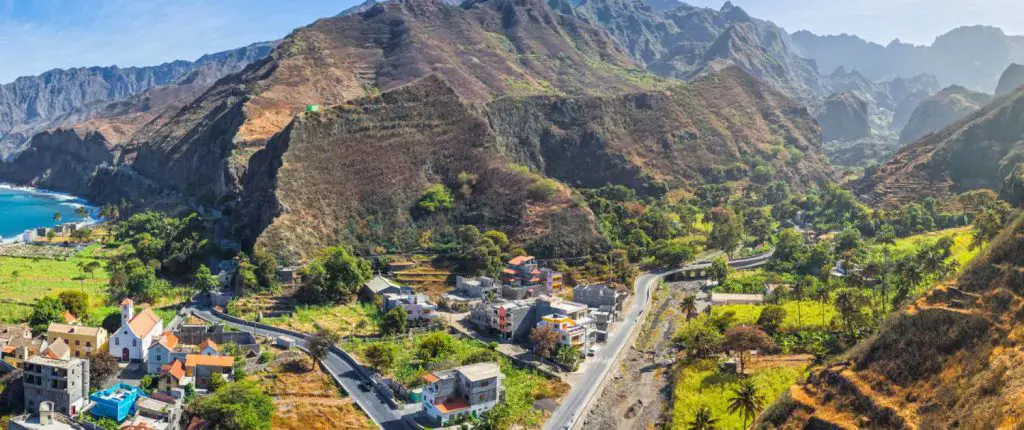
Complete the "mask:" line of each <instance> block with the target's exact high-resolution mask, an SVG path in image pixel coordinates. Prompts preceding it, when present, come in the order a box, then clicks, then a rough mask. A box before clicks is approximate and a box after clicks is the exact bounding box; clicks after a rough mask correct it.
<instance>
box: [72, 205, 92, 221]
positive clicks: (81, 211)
mask: <svg viewBox="0 0 1024 430" xmlns="http://www.w3.org/2000/svg"><path fill="white" fill-rule="evenodd" d="M75 216H77V217H79V218H81V219H86V218H89V211H88V210H86V209H85V206H77V207H75Z"/></svg>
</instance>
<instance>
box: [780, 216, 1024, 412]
mask: <svg viewBox="0 0 1024 430" xmlns="http://www.w3.org/2000/svg"><path fill="white" fill-rule="evenodd" d="M1022 317H1024V219H1022V218H1020V217H1018V218H1017V219H1016V220H1015V221H1014V222H1012V223H1011V225H1010V226H1008V227H1007V228H1006V230H1004V231H1003V232H1002V234H1001V235H1000V237H999V238H998V239H997V240H996V241H994V242H993V245H992V246H991V248H990V249H989V250H988V251H987V252H985V253H984V254H982V255H980V256H979V257H978V258H976V259H975V260H974V261H973V262H972V263H971V265H970V266H968V268H967V269H966V270H965V271H964V273H963V274H962V275H961V276H960V279H959V280H958V281H957V282H956V283H954V284H952V285H944V286H939V287H937V288H935V289H934V290H933V291H931V292H930V293H929V294H927V295H926V296H925V297H923V298H921V299H920V300H918V301H917V302H916V303H915V304H913V305H912V306H910V307H909V308H907V309H905V310H903V311H902V312H901V313H900V314H898V315H897V316H895V317H893V318H892V319H891V320H890V321H888V322H887V323H886V324H885V325H884V326H883V327H882V329H881V330H880V331H879V333H878V334H877V335H876V336H874V337H873V338H871V339H869V340H867V341H865V342H863V343H862V344H861V345H858V346H857V347H856V348H855V349H854V350H853V351H852V352H851V353H850V354H849V357H848V360H847V361H846V362H843V363H839V364H835V365H832V366H829V367H828V368H826V369H823V370H820V371H818V372H816V373H814V374H813V375H812V376H811V377H810V378H809V380H808V381H807V383H806V384H804V385H800V386H794V387H793V388H792V389H791V390H790V392H789V393H788V395H786V396H784V398H783V399H782V400H780V401H778V402H776V404H775V405H773V406H772V407H771V408H769V409H768V410H767V411H766V412H765V413H764V414H763V415H762V417H761V418H760V424H761V427H762V428H788V429H795V428H842V429H854V428H870V429H890V428H912V429H913V428H936V429H938V428H966V429H982V428H1019V427H1020V425H1022V424H1024V402H1022V401H1021V396H1022V395H1024V369H1022V368H1021V366H1020V365H1019V363H1020V362H1021V360H1022V359H1024V323H1022Z"/></svg>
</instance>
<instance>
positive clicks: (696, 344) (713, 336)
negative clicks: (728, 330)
mask: <svg viewBox="0 0 1024 430" xmlns="http://www.w3.org/2000/svg"><path fill="white" fill-rule="evenodd" d="M724 340H725V338H724V337H723V336H722V333H721V332H720V331H718V330H717V328H716V327H715V326H714V325H712V324H702V323H700V320H691V321H689V322H687V323H686V325H684V326H683V327H682V328H680V330H679V332H677V333H676V335H675V337H674V338H673V339H672V341H673V342H675V343H676V344H677V345H680V346H682V347H684V348H686V353H687V354H688V355H689V356H690V357H694V358H706V357H711V356H713V355H714V354H715V353H717V352H718V351H719V350H721V348H722V342H723V341H724Z"/></svg>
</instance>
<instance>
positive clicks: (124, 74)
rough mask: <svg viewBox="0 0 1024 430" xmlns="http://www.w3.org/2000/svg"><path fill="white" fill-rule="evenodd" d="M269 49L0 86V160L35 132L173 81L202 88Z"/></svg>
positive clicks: (70, 72)
mask: <svg viewBox="0 0 1024 430" xmlns="http://www.w3.org/2000/svg"><path fill="white" fill-rule="evenodd" d="M274 45H275V43H256V44H253V45H249V46H246V47H244V48H238V49H233V50H230V51H224V52H218V53H216V54H209V55H204V56H202V57H200V58H199V59H197V60H196V61H180V60H179V61H174V62H170V63H164V64H161V65H158V66H151V67H126V68H120V67H117V66H110V67H80V68H76V69H55V70H51V71H49V72H46V73H43V74H41V75H38V76H26V77H21V78H18V79H16V80H14V82H11V83H8V84H5V85H2V86H0V159H2V158H6V157H8V156H10V155H11V154H13V153H15V152H17V151H19V150H21V149H23V148H24V145H25V144H26V143H27V142H28V140H29V139H30V138H31V137H32V136H33V135H35V134H36V133H39V132H42V131H44V130H47V129H50V128H53V127H57V126H62V125H71V124H75V123H79V122H82V121H85V120H88V119H90V118H92V117H93V116H94V115H96V114H97V113H98V112H101V111H103V110H104V109H105V108H106V104H107V102H111V101H115V100H121V99H124V98H126V97H130V96H133V95H136V94H140V93H142V92H145V91H147V90H150V89H152V88H156V87H161V86H167V85H175V84H178V83H184V84H189V85H190V86H191V87H193V88H195V87H199V86H201V84H205V85H206V86H208V85H210V84H212V83H213V82H214V81H216V80H217V79H219V78H220V77H223V76H225V75H228V74H230V73H234V72H237V71H239V70H241V69H242V68H244V67H245V66H246V65H248V64H249V63H251V62H252V61H254V60H257V59H260V58H263V57H265V56H266V55H267V54H268V53H269V52H270V50H271V49H272V48H273V47H274ZM203 89H205V88H203ZM191 95H192V97H194V96H196V95H198V94H191Z"/></svg>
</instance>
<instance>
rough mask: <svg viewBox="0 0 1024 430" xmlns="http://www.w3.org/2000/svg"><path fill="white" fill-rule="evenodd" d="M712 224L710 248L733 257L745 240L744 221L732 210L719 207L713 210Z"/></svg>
mask: <svg viewBox="0 0 1024 430" xmlns="http://www.w3.org/2000/svg"><path fill="white" fill-rule="evenodd" d="M711 222H712V223H714V225H713V226H712V227H711V235H710V236H708V246H709V247H711V248H715V249H721V250H722V251H725V252H726V253H727V254H729V255H732V253H733V251H735V250H736V246H737V245H739V244H740V242H741V241H742V240H743V220H741V219H740V217H739V216H738V215H736V213H735V212H733V211H732V209H729V208H723V207H717V208H714V209H712V210H711Z"/></svg>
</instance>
